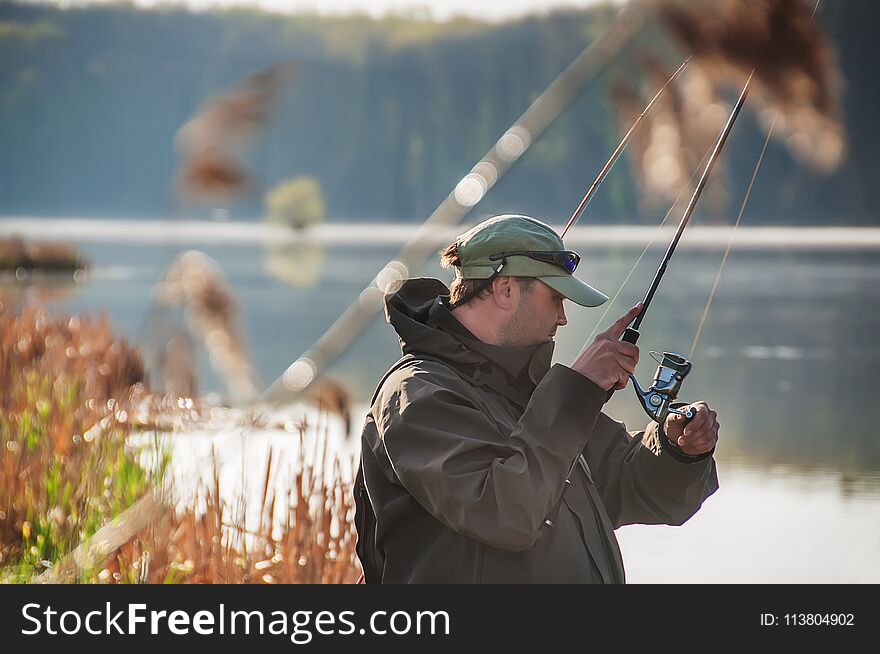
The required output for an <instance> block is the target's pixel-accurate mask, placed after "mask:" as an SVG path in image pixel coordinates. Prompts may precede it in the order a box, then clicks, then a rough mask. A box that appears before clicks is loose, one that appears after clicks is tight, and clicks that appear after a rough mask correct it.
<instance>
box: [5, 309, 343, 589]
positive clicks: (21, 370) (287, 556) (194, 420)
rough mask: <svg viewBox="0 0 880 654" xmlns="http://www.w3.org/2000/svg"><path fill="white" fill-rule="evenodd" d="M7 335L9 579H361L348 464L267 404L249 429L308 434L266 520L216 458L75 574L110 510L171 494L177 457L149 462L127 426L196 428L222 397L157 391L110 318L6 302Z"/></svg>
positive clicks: (270, 493)
mask: <svg viewBox="0 0 880 654" xmlns="http://www.w3.org/2000/svg"><path fill="white" fill-rule="evenodd" d="M0 346H2V349H0V353H2V359H0V384H3V387H4V388H5V389H6V391H5V392H4V393H3V394H2V395H0V411H2V413H0V442H2V443H3V446H4V447H3V448H2V450H0V581H29V580H32V579H35V578H37V577H45V576H46V575H41V573H45V572H47V571H49V570H52V569H53V567H54V568H55V570H56V571H60V570H61V569H62V568H63V569H64V570H65V574H64V575H63V576H56V577H55V578H57V579H70V580H75V581H81V582H97V583H124V582H132V583H161V582H179V583H350V582H354V581H356V579H357V577H358V575H359V568H358V564H357V562H356V556H355V552H354V541H355V536H354V530H353V516H354V506H353V499H352V496H351V492H350V488H349V487H348V486H347V484H345V483H343V482H342V481H341V480H342V479H343V475H342V474H341V473H342V471H341V469H340V465H339V463H338V462H334V465H333V470H334V474H333V475H332V476H331V477H330V478H325V475H324V473H323V471H324V470H325V459H326V456H327V455H326V452H324V451H323V449H322V450H320V451H318V452H315V453H313V454H311V455H309V454H308V453H306V452H305V450H304V448H303V447H302V443H303V441H304V440H305V436H306V434H307V433H308V432H309V430H312V429H315V427H313V426H310V425H307V424H300V425H294V426H293V427H292V426H291V424H290V423H284V424H279V423H277V422H273V420H271V419H263V418H262V417H260V416H246V417H245V419H244V423H245V424H243V425H242V426H241V428H242V429H256V428H259V429H284V430H287V431H289V430H290V429H291V428H293V429H295V430H296V431H298V432H299V439H300V447H299V449H298V450H297V451H298V456H299V458H298V459H297V461H295V462H294V471H295V472H294V473H293V475H292V483H291V484H290V485H289V487H287V489H286V490H285V491H284V492H281V493H278V494H276V492H275V486H274V484H273V483H272V482H273V480H274V479H275V478H276V476H277V475H278V474H279V470H276V464H275V463H274V462H273V460H272V457H271V456H270V458H269V460H268V461H267V464H266V468H265V475H264V479H263V492H262V496H261V504H260V506H261V512H260V516H261V517H260V519H259V521H258V523H257V524H256V525H249V524H246V523H245V520H244V498H239V499H238V500H236V501H235V502H233V503H232V504H231V505H230V504H228V503H226V502H224V500H223V499H222V497H223V496H222V494H221V488H220V480H219V474H218V472H217V470H218V468H217V465H216V463H214V466H213V471H214V473H213V480H212V482H211V483H210V484H208V485H207V486H205V485H202V486H200V487H199V489H198V492H197V493H196V498H195V499H196V501H194V502H188V503H186V504H182V505H180V506H178V507H177V508H176V509H175V510H167V511H159V512H150V513H149V515H150V519H151V520H153V522H152V523H151V524H149V525H147V526H146V527H143V528H140V529H139V530H136V531H137V535H136V536H135V537H133V538H130V539H129V540H127V541H126V542H124V543H122V544H121V545H120V546H119V547H118V548H116V549H115V551H113V552H111V553H110V554H109V555H108V556H107V557H106V559H105V560H104V561H103V563H101V564H100V565H97V566H91V565H90V566H88V567H85V568H83V567H79V568H77V567H76V566H74V568H73V573H72V574H68V573H67V570H69V569H70V568H69V565H67V564H69V563H70V561H71V554H72V552H74V550H76V549H77V548H80V547H86V546H87V545H88V544H89V542H90V539H91V538H92V536H94V535H95V534H96V532H97V531H98V530H99V529H100V528H101V527H102V526H104V525H107V524H108V523H110V522H111V520H113V521H114V523H119V522H124V520H125V518H126V516H127V515H128V514H129V513H130V511H129V510H128V509H129V507H132V506H133V505H134V504H135V503H136V502H137V500H139V499H140V498H143V497H145V496H146V495H148V494H149V493H150V492H155V493H156V494H157V496H158V497H160V498H164V500H165V501H166V502H170V501H171V499H170V498H171V493H170V491H168V489H167V485H160V486H156V482H158V481H161V480H162V479H163V473H164V470H165V467H166V466H167V464H168V460H167V457H166V455H165V453H164V450H163V449H162V447H161V446H154V447H156V449H155V450H154V451H153V453H152V456H151V457H149V456H148V457H147V459H150V458H151V460H152V463H151V465H149V466H147V467H142V464H143V465H144V466H146V465H147V464H145V463H144V461H145V459H144V457H143V456H139V453H138V451H137V450H136V449H133V448H132V447H131V446H130V445H127V440H128V437H129V436H130V435H131V434H132V433H134V432H136V431H146V432H157V433H171V434H173V433H174V432H178V433H179V435H177V436H176V437H177V438H185V437H186V436H185V433H183V432H185V431H186V430H187V429H191V428H193V427H195V428H198V429H200V430H204V429H210V428H211V427H210V425H211V424H212V420H214V418H216V417H217V415H218V413H220V414H223V411H224V410H223V409H221V408H218V407H211V406H208V405H207V404H205V403H204V402H203V401H202V400H200V399H198V398H195V399H190V398H180V397H171V396H157V395H152V394H150V393H149V391H148V388H147V387H146V385H145V383H144V371H143V366H142V364H141V360H140V357H139V355H138V353H137V352H136V351H135V350H134V349H133V348H131V347H130V346H129V345H127V344H126V343H125V342H124V341H122V340H119V339H116V338H114V336H113V334H112V331H111V329H110V327H109V324H108V322H107V320H106V318H104V317H102V318H99V319H97V320H91V319H87V318H83V317H72V318H68V317H63V316H61V317H53V316H51V315H50V314H49V313H48V312H47V311H45V310H43V309H40V308H36V307H30V306H28V307H26V308H25V310H24V311H23V312H22V314H21V315H20V316H16V315H14V314H12V313H11V312H10V311H9V310H8V309H4V308H3V307H2V306H0ZM229 414H230V415H233V412H231V411H230V412H229ZM239 419H240V418H239ZM318 441H319V442H323V441H322V440H321V439H318ZM208 463H210V462H208ZM163 489H164V490H163ZM120 518H121V519H120ZM120 531H121V532H122V533H125V530H120ZM126 538H127V536H126ZM62 562H63V563H64V564H65V565H63V566H62V565H59V564H61V563H62ZM50 578H51V577H50Z"/></svg>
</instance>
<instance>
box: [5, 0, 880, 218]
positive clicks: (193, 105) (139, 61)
mask: <svg viewBox="0 0 880 654" xmlns="http://www.w3.org/2000/svg"><path fill="white" fill-rule="evenodd" d="M615 11H616V10H615V9H614V8H612V7H606V6H596V7H593V8H589V9H583V10H566V11H559V12H554V13H549V14H544V15H537V16H530V17H527V18H523V19H519V20H516V21H510V22H504V23H497V24H494V23H483V22H480V21H475V20H468V19H457V20H453V21H449V22H446V23H434V22H430V21H425V20H418V19H406V18H402V17H388V18H384V19H378V20H377V19H370V18H367V17H363V16H352V17H333V18H330V17H317V16H308V15H299V16H279V15H272V14H267V13H261V12H258V11H251V10H241V9H238V10H227V11H215V12H203V13H192V12H189V11H187V10H185V9H180V8H174V9H171V8H163V9H157V10H138V9H135V8H133V7H130V6H110V7H108V6H102V7H92V8H79V9H61V8H56V7H50V6H33V5H17V4H9V3H3V4H0V214H30V215H59V214H64V215H97V216H104V215H106V216H117V217H120V216H121V217H125V216H173V215H188V216H189V215H193V214H194V213H198V212H199V211H204V209H199V208H196V207H192V206H185V205H182V204H181V202H180V201H179V200H177V199H176V198H175V196H174V193H173V179H174V175H175V170H176V167H177V163H178V162H177V159H176V155H175V151H174V147H173V141H174V135H175V133H176V131H177V129H178V128H179V127H180V126H181V125H182V124H183V123H184V122H185V121H186V120H187V119H188V118H189V117H190V116H192V115H193V113H194V112H195V111H196V110H197V109H198V107H199V106H200V105H201V104H202V103H203V102H205V101H206V100H208V99H210V98H212V97H216V96H217V95H218V94H221V93H222V92H223V91H224V90H225V89H228V88H230V87H231V86H232V85H234V84H235V83H236V82H237V81H239V80H240V79H242V78H244V77H245V76H247V75H250V74H253V73H255V72H257V71H259V70H261V69H263V68H265V67H267V66H270V65H272V64H275V63H278V62H281V61H292V62H296V64H297V68H296V71H297V72H296V74H295V75H294V77H293V80H292V82H291V83H290V85H289V86H288V87H286V88H285V89H284V91H283V93H282V94H281V97H279V98H278V101H277V102H276V103H275V105H274V107H273V110H272V115H271V120H270V121H269V123H268V125H267V126H266V128H265V130H264V131H263V132H262V134H261V135H260V138H259V139H258V142H257V144H256V146H255V147H254V148H253V150H252V151H251V152H250V153H249V154H248V159H247V164H248V166H249V168H250V170H251V172H252V174H253V176H254V178H255V180H257V184H256V187H255V188H254V189H252V192H251V193H249V194H248V195H247V196H246V197H244V198H242V199H241V200H239V201H237V202H236V203H235V204H234V205H233V206H232V207H231V210H232V215H233V216H234V217H235V218H238V219H257V218H259V216H260V215H261V214H262V212H263V197H264V195H265V192H266V191H267V190H269V189H271V188H273V187H274V186H276V185H277V184H278V183H279V182H282V181H283V180H285V179H289V178H291V177H295V176H301V175H302V176H311V177H314V178H316V179H317V180H319V182H320V185H321V188H322V190H323V194H324V197H325V198H326V202H327V211H328V216H329V220H331V221H345V220H356V221H360V220H364V221H366V220H393V221H421V220H423V219H424V218H426V217H427V215H429V214H430V212H431V211H432V210H433V209H434V207H436V206H437V204H439V203H440V202H441V201H442V200H443V198H444V197H445V196H446V195H447V194H448V193H449V191H450V190H451V189H452V188H453V187H454V185H455V183H456V182H457V181H458V180H459V179H460V178H461V177H462V176H463V175H464V174H465V173H467V172H468V171H469V170H470V168H471V166H472V165H473V164H474V163H475V162H476V161H477V160H478V159H479V157H480V156H482V154H483V153H484V152H486V151H487V150H488V149H489V148H490V147H491V146H492V144H493V143H494V142H495V141H496V140H497V139H498V138H499V137H500V136H501V135H502V134H503V133H504V131H505V130H506V129H507V127H509V126H510V124H511V123H513V122H514V120H516V118H517V117H518V116H519V115H521V114H522V112H523V111H525V109H526V108H527V107H528V105H529V104H530V102H531V101H532V100H533V99H534V98H535V97H537V95H538V94H540V93H541V92H542V91H543V90H544V89H545V88H546V87H547V85H549V84H550V82H552V80H553V79H554V78H555V77H556V76H557V75H558V74H559V73H560V72H561V71H562V70H563V69H564V68H565V67H566V66H567V65H568V64H569V63H570V62H571V61H572V60H573V59H574V58H575V57H576V56H577V55H578V54H579V53H580V52H581V51H582V50H583V49H584V48H585V47H586V46H587V45H588V44H589V43H590V41H591V40H592V39H593V38H595V36H596V35H597V34H599V33H600V32H601V31H602V29H603V28H604V27H605V26H606V25H607V24H608V23H609V22H610V20H611V19H612V17H613V15H614V13H615ZM878 16H880V7H878V6H877V5H876V4H874V3H871V2H868V1H866V0H856V1H846V0H828V1H827V2H824V3H823V7H822V13H821V15H820V19H821V20H822V21H823V24H824V27H825V29H826V31H827V32H828V33H829V35H830V37H831V38H832V40H833V42H834V44H835V47H836V49H837V52H838V57H839V60H840V63H841V67H842V69H843V73H844V76H845V79H846V91H845V96H844V112H845V114H844V119H845V122H846V126H847V132H848V135H849V149H848V155H847V158H846V159H845V161H844V163H843V165H842V166H841V167H840V169H838V170H837V171H836V172H835V173H834V174H832V175H829V176H827V177H823V176H819V175H817V174H816V173H813V172H811V171H810V170H808V169H806V168H805V167H803V166H801V165H799V164H798V163H796V162H795V161H794V160H793V159H792V158H791V156H790V155H789V154H788V152H787V151H786V149H785V148H784V146H782V145H781V144H779V143H774V144H772V145H771V147H770V149H769V150H768V153H767V156H766V158H765V162H764V166H763V168H762V171H761V175H760V177H759V179H758V183H757V184H756V186H755V189H754V192H753V195H752V199H751V201H750V205H749V207H750V209H749V215H748V217H747V219H746V220H747V221H748V222H750V223H751V224H798V225H802V224H871V223H873V222H875V221H874V215H875V209H874V207H875V206H876V205H877V204H878V201H880V185H878V184H876V183H875V181H874V180H875V179H876V178H877V174H876V173H877V172H878V160H880V159H878V157H877V156H876V154H875V153H876V151H877V146H878V145H880V143H878V137H877V130H876V129H874V127H873V120H874V117H875V116H876V115H878V109H880V107H878V104H880V103H878V95H880V94H878V92H877V91H876V89H875V86H874V84H873V75H872V69H871V67H870V65H869V63H868V62H869V61H870V60H871V57H872V47H871V46H872V43H871V40H870V36H869V29H870V26H871V25H873V24H874V23H875V21H874V20H872V19H874V18H876V17H878ZM662 41H663V37H662V35H660V34H659V33H658V31H657V30H650V29H649V30H647V31H645V32H643V33H642V34H641V35H640V36H639V37H638V38H637V39H636V42H635V43H634V44H633V45H632V46H631V47H630V48H629V49H628V50H627V52H626V53H624V55H623V56H621V57H620V58H619V59H618V60H617V61H615V62H614V63H612V65H611V66H610V67H609V68H608V70H607V71H606V72H604V73H603V74H602V75H601V76H600V77H599V78H598V79H597V80H595V81H594V82H593V83H592V84H590V86H589V87H588V88H587V89H586V90H585V91H584V93H583V94H582V95H581V96H580V97H579V99H578V100H577V101H576V102H575V103H574V104H573V105H572V106H571V107H570V108H569V109H568V111H567V112H566V113H565V114H564V115H563V116H562V117H561V119H560V120H558V121H557V122H556V123H555V124H554V125H553V126H552V127H551V128H550V129H549V130H548V131H547V132H546V133H545V134H544V135H543V136H542V137H541V138H540V139H539V140H538V141H537V142H536V143H535V144H534V145H533V146H532V147H531V148H530V149H529V150H528V152H527V153H526V155H525V156H524V157H523V158H522V159H521V160H520V161H519V162H518V163H517V164H516V165H515V166H514V167H513V168H512V169H511V171H510V172H509V173H508V174H507V175H506V176H505V177H504V178H503V179H502V180H501V181H500V182H499V183H498V185H497V186H496V187H495V188H494V189H493V190H492V191H491V192H490V193H489V194H488V195H487V197H486V198H485V200H484V201H483V203H482V204H481V205H480V206H479V208H478V210H479V211H480V212H501V211H518V212H527V213H531V214H534V215H536V216H539V217H543V218H544V219H546V220H548V221H549V222H554V223H558V222H562V221H564V220H565V219H566V218H567V217H568V215H569V214H570V213H571V211H572V209H573V208H574V206H575V205H576V204H577V202H578V200H579V199H580V196H581V195H582V194H583V192H584V190H585V189H586V186H588V184H589V183H590V182H591V181H592V178H593V177H594V176H595V174H596V172H597V171H598V169H599V168H600V167H601V165H602V164H603V163H604V161H605V159H606V157H607V156H608V155H609V154H610V152H611V150H612V149H613V148H614V146H615V145H616V143H617V141H618V139H619V138H620V136H621V133H620V130H619V125H618V124H617V121H616V119H615V116H614V107H613V105H612V101H611V98H610V89H611V88H612V86H613V85H614V83H615V82H616V81H617V80H620V79H626V80H630V81H635V82H636V83H638V82H639V80H638V79H636V80H633V76H638V75H639V73H638V70H637V68H635V67H634V66H633V65H632V64H633V61H635V60H636V58H637V56H638V52H639V51H640V49H641V48H644V47H648V46H650V47H654V48H655V49H659V50H661V51H663V52H665V53H668V55H669V58H670V59H669V60H670V62H675V61H677V59H680V58H682V57H683V55H681V54H680V53H679V54H676V53H675V52H674V51H673V50H672V46H671V45H670V44H668V43H663V42H662ZM762 141H763V132H762V131H761V130H760V128H759V126H758V123H757V120H756V118H755V116H754V115H751V114H749V115H745V116H744V117H743V119H741V122H740V123H738V124H737V126H736V128H735V131H734V134H733V135H732V137H731V139H730V142H729V144H728V148H729V151H728V153H727V157H728V161H727V166H726V170H725V173H724V174H725V175H726V176H727V179H726V184H727V188H728V196H729V198H730V204H731V206H730V207H729V210H728V212H727V213H726V214H723V215H713V216H704V219H706V220H713V221H722V220H726V219H729V218H730V214H731V213H734V212H735V209H736V208H737V207H738V205H739V199H740V198H742V196H743V193H744V190H745V187H746V185H747V184H748V181H749V178H750V176H751V173H752V168H753V166H754V162H755V159H756V158H757V155H758V153H759V151H760V147H761V144H762ZM663 211H664V210H663V208H651V207H646V206H644V204H643V203H641V202H640V201H639V191H638V184H637V182H636V181H635V179H634V177H633V172H632V168H631V167H630V166H629V165H627V163H625V162H621V165H618V167H617V168H616V169H615V170H614V171H613V172H612V174H611V175H610V176H609V177H608V179H607V181H606V182H605V184H604V185H603V189H602V190H601V191H600V193H599V194H598V195H597V197H596V198H595V200H594V201H593V203H592V205H591V207H590V216H589V220H590V221H591V222H594V223H595V222H599V223H625V224H632V223H653V222H656V221H657V220H658V219H659V217H660V216H662V214H663Z"/></svg>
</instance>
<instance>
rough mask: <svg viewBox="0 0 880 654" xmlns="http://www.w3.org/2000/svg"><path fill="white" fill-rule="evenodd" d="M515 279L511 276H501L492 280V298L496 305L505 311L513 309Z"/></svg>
mask: <svg viewBox="0 0 880 654" xmlns="http://www.w3.org/2000/svg"><path fill="white" fill-rule="evenodd" d="M513 286H514V284H513V277H510V276H509V275H499V276H498V277H496V278H495V279H494V280H492V297H493V298H494V300H495V304H496V305H497V306H498V307H499V308H500V309H504V310H505V311H509V310H510V309H512V308H513V295H514V288H513Z"/></svg>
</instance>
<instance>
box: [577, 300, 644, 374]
mask: <svg viewBox="0 0 880 654" xmlns="http://www.w3.org/2000/svg"><path fill="white" fill-rule="evenodd" d="M641 310H642V303H641V302H639V303H638V304H637V305H636V306H634V307H633V308H632V309H630V310H629V311H627V312H626V314H624V315H623V316H621V317H620V318H618V319H617V320H616V321H615V322H614V323H613V324H612V325H611V326H610V327H609V328H608V329H606V330H605V331H604V332H602V333H601V334H599V335H597V336H596V338H595V340H593V342H592V343H591V344H590V347H588V348H587V349H586V350H584V352H583V354H581V355H580V356H579V357H578V358H577V361H575V362H574V363H573V364H572V366H571V368H572V370H576V371H578V372H579V373H581V374H582V375H583V376H584V377H586V378H587V379H589V380H591V381H592V382H593V383H594V384H596V386H598V387H599V388H601V389H602V390H605V391H610V390H611V389H614V390H620V389H622V388H626V384H627V382H629V376H630V373H634V372H635V371H636V364H637V363H638V362H639V348H638V347H637V346H636V345H634V344H632V343H627V342H625V341H621V340H620V337H621V336H623V333H624V332H625V331H626V328H627V327H629V325H630V324H631V323H632V321H633V320H635V319H636V316H638V315H639V313H640V312H641Z"/></svg>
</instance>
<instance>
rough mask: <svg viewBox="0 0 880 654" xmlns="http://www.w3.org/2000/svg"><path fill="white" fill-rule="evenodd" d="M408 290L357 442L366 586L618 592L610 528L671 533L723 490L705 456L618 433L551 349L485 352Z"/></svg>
mask: <svg viewBox="0 0 880 654" xmlns="http://www.w3.org/2000/svg"><path fill="white" fill-rule="evenodd" d="M447 294H448V289H447V288H446V286H445V285H444V284H442V283H441V282H440V281H438V280H435V279H413V280H407V281H406V282H404V284H403V286H402V287H401V288H400V290H399V291H398V292H397V293H396V294H394V295H392V296H389V297H388V299H387V301H386V314H387V317H388V320H389V322H390V323H391V325H392V326H393V327H394V329H395V330H396V331H397V333H398V335H399V337H400V342H401V349H402V350H403V353H404V355H405V356H404V358H403V359H402V360H401V361H400V362H398V364H397V365H396V366H395V367H393V368H392V370H391V371H390V374H387V375H386V377H385V378H384V380H383V382H382V383H380V386H379V388H378V389H377V393H376V396H375V399H374V401H373V403H372V405H371V407H370V410H369V413H368V415H367V418H366V422H365V425H364V430H363V435H362V442H361V445H362V457H361V470H360V471H359V473H358V480H357V483H356V490H355V493H356V497H355V499H356V504H357V514H356V526H357V529H358V547H357V550H358V555H359V557H360V560H361V563H362V565H363V568H364V573H365V577H366V581H367V582H383V583H444V582H459V583H462V582H463V583H498V582H514V583H521V582H545V583H563V582H574V583H622V582H623V581H624V570H623V561H622V559H621V555H620V549H619V547H618V544H617V539H616V538H615V535H614V529H616V528H618V527H620V526H621V525H627V524H633V523H640V524H671V525H680V524H682V523H684V522H685V521H686V520H688V519H689V518H690V517H691V516H692V515H694V513H696V511H697V510H698V509H699V508H700V505H701V504H702V502H703V500H705V499H706V498H707V497H708V496H709V495H711V494H712V493H713V492H714V491H715V490H716V489H717V488H718V481H717V476H716V470H715V463H714V461H713V459H712V457H711V454H710V455H704V456H702V457H694V458H693V460H692V461H691V460H690V459H688V458H687V457H682V456H681V452H680V451H679V452H678V453H677V454H678V456H679V458H684V459H685V460H689V462H683V461H679V460H676V459H675V458H673V457H672V456H670V454H669V453H668V452H666V451H664V450H663V449H662V447H661V446H660V444H659V439H658V437H657V432H656V428H655V427H656V425H655V424H654V423H652V424H651V425H650V426H649V427H648V429H647V430H646V431H643V432H635V433H628V432H627V431H626V428H625V426H624V425H623V424H622V423H619V422H616V421H615V420H612V419H611V418H609V417H608V416H607V415H605V414H604V413H602V405H603V404H604V403H605V397H606V393H605V391H604V390H602V389H601V388H599V387H598V386H597V385H596V384H594V383H593V382H592V381H590V380H589V379H587V378H586V377H584V376H583V375H581V374H579V373H577V372H575V371H574V370H572V369H571V368H568V367H566V366H564V365H561V364H556V365H554V366H552V367H550V358H551V355H552V349H553V343H552V342H549V343H545V344H542V345H540V346H536V347H533V348H503V347H496V346H492V345H488V344H486V343H483V342H482V341H479V340H478V339H476V337H474V336H473V334H471V333H470V332H469V331H468V330H466V329H465V328H464V327H463V326H462V325H461V324H460V323H459V322H458V320H457V319H455V317H454V316H453V315H452V313H451V312H450V311H449V309H448V308H447V306H446V302H445V301H446V300H447V298H444V297H443V296H444V295H447Z"/></svg>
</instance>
